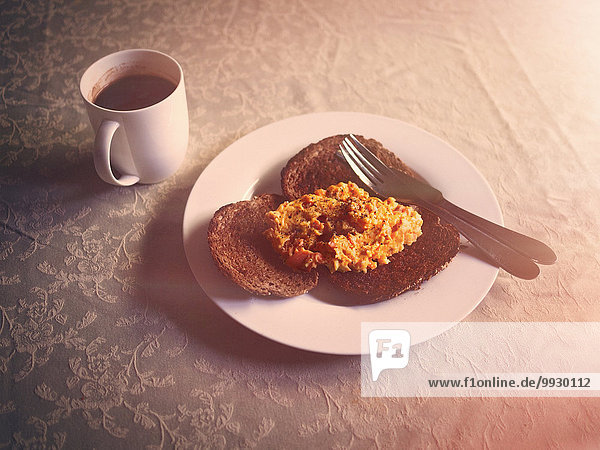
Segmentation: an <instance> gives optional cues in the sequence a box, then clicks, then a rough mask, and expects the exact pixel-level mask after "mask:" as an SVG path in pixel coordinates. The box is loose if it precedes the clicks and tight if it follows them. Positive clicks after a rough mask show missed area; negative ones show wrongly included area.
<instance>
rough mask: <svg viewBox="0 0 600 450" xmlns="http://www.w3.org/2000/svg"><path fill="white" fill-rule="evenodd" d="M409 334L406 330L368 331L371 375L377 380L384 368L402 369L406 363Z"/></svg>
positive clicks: (408, 349)
mask: <svg viewBox="0 0 600 450" xmlns="http://www.w3.org/2000/svg"><path fill="white" fill-rule="evenodd" d="M409 351H410V334H409V333H408V331H406V330H373V331H371V332H370V333H369V355H370V356H371V375H372V377H373V381H377V379H378V378H379V375H380V374H381V372H382V371H383V370H385V369H403V368H405V367H406V366H407V364H408V355H409Z"/></svg>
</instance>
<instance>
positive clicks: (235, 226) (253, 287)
mask: <svg viewBox="0 0 600 450" xmlns="http://www.w3.org/2000/svg"><path fill="white" fill-rule="evenodd" d="M283 200H284V198H283V197H281V196H280V195H275V194H263V195H261V196H258V197H254V198H253V199H252V200H244V201H239V202H236V203H231V204H229V205H225V206H223V207H221V208H220V209H219V210H218V211H217V212H216V213H215V214H214V216H213V218H212V220H211V221H210V223H209V226H208V245H209V247H210V251H211V254H212V257H213V259H214V261H215V263H216V265H217V267H218V268H219V269H220V270H221V272H223V273H224V274H225V275H226V276H227V277H229V278H230V279H231V280H233V281H234V282H235V283H237V284H238V285H240V286H241V287H242V288H244V289H245V290H247V291H249V292H252V293H254V294H258V295H267V296H268V295H272V296H277V297H293V296H296V295H300V294H304V293H305V292H308V291H309V290H311V289H312V288H314V287H315V286H316V285H317V282H318V279H319V275H318V272H317V271H316V270H313V271H311V272H298V271H294V270H293V269H291V268H290V267H288V266H287V265H285V264H284V263H283V261H282V259H281V257H280V256H279V255H278V254H277V253H276V252H275V250H274V249H273V247H271V244H270V243H269V242H268V241H267V239H266V238H265V237H264V235H263V233H264V231H265V230H266V229H267V220H266V213H267V212H268V211H271V210H274V209H277V207H278V206H279V204H280V203H281V202H283Z"/></svg>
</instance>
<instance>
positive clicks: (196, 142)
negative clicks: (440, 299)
mask: <svg viewBox="0 0 600 450" xmlns="http://www.w3.org/2000/svg"><path fill="white" fill-rule="evenodd" d="M0 5H1V6H0V24H1V26H0V146H1V151H0V314H1V321H0V375H1V379H2V385H1V386H2V388H1V389H0V446H3V447H17V448H21V447H23V448H31V447H41V448H132V447H134V448H142V447H148V448H173V447H174V448H246V447H250V448H310V447H317V448H395V447H398V446H407V447H416V448H436V447H444V448H446V447H450V448H455V447H458V448H463V447H467V448H468V447H476V448H479V447H492V448H496V447H498V448H506V447H510V446H511V445H516V444H528V445H529V446H534V447H559V446H561V447H568V448H573V447H594V446H596V445H597V444H598V442H599V441H600V432H599V431H598V427H597V426H596V425H597V424H598V420H599V416H600V403H598V401H597V400H594V399H578V398H571V399H552V398H548V399H534V398H514V399H510V398H509V399H457V398H438V399H414V398H408V399H401V398H390V399H370V398H362V397H361V395H360V358H359V357H340V356H331V355H322V354H314V353H309V352H304V351H301V350H297V349H293V348H289V347H286V346H284V345H281V344H278V343H275V342H271V341H269V340H267V339H265V338H263V337H261V336H259V335H257V334H256V333H254V332H252V331H250V330H247V329H245V328H243V327H242V326H241V325H239V324H237V323H236V322H234V321H233V320H232V319H230V318H229V317H228V316H226V315H225V314H224V313H223V312H221V310H219V309H218V308H217V307H216V306H215V305H214V304H213V303H212V302H211V300H210V299H209V298H208V297H207V296H206V295H205V294H204V293H203V292H202V290H201V288H200V287H199V286H198V285H197V283H196V282H195V280H194V277H193V275H192V273H191V271H190V269H189V268H188V265H187V262H186V259H185V254H184V250H183V243H182V231H181V229H182V220H183V211H184V208H185V205H186V201H187V197H188V195H189V192H190V190H191V188H192V186H193V184H194V182H195V180H196V179H197V177H198V176H199V175H200V173H201V172H202V170H203V169H204V168H205V167H206V166H207V165H208V164H209V163H210V161H211V160H212V159H213V158H214V157H215V156H216V155H218V154H219V152H221V151H222V150H223V149H224V148H226V147H227V146H228V145H229V144H231V143H232V142H234V141H235V140H237V139H238V138H240V137H241V136H243V135H245V134H247V133H248V132H250V131H252V130H254V129H256V128H258V127H260V126H263V125H267V124H269V123H271V122H274V121H276V120H280V119H284V118H287V117H291V116H294V115H297V114H303V113H309V112H316V111H359V112H369V113H374V114H379V115H384V116H388V117H393V118H396V119H400V120H404V121H406V122H409V123H412V124H414V125H416V126H419V127H421V128H423V129H425V130H427V131H429V132H431V133H433V134H435V135H437V136H440V137H441V138H443V139H444V140H446V141H447V142H449V143H450V144H451V145H452V146H454V147H455V148H457V149H459V150H460V151H461V152H462V153H463V154H464V155H465V156H466V157H467V158H468V159H469V160H470V161H472V162H473V164H474V165H475V166H476V167H477V168H478V169H479V170H480V171H481V172H482V173H483V174H484V176H485V177H486V178H487V180H488V181H489V182H490V185H491V187H492V189H493V191H494V192H495V194H496V196H497V197H498V200H499V202H500V205H501V207H502V210H503V214H504V218H505V224H506V225H507V226H509V227H512V228H515V229H517V230H519V231H521V232H524V233H526V234H530V235H532V236H535V237H537V238H539V239H541V240H544V241H546V242H549V243H550V244H551V245H552V247H553V248H554V249H555V250H556V252H557V253H558V257H559V262H558V263H557V264H556V265H554V266H548V267H544V268H543V270H542V274H541V276H540V277H539V278H537V279H536V280H533V281H523V280H518V279H516V278H513V277H511V276H510V275H508V274H506V273H505V272H502V271H501V272H500V274H499V276H498V279H497V280H496V282H495V284H494V286H493V287H492V289H491V291H490V292H489V294H488V295H487V297H486V298H485V299H484V300H483V302H482V303H481V304H480V305H479V307H478V308H477V309H476V310H475V311H474V312H473V313H472V314H471V315H470V316H469V317H468V318H467V320H477V321H512V320H514V321H597V320H600V306H598V305H599V303H598V302H597V295H598V281H597V280H598V276H597V274H598V273H599V272H598V270H599V269H600V267H599V266H600V262H599V260H598V256H597V255H598V253H599V252H600V245H599V244H598V239H597V232H596V231H597V230H598V229H599V226H600V214H599V212H598V211H599V210H600V204H599V201H598V192H599V187H600V182H599V178H598V173H599V171H600V157H599V156H598V155H599V154H598V152H597V151H595V150H596V149H597V147H598V144H599V142H598V133H597V130H598V125H599V119H600V95H599V89H598V87H597V80H598V78H599V77H600V47H599V46H598V43H597V35H596V28H597V27H596V26H597V23H598V20H599V19H600V17H599V16H600V8H598V5H597V4H596V3H595V2H577V3H576V4H575V5H572V4H567V3H565V2H560V1H557V0H556V1H555V0H551V1H547V2H536V1H533V0H526V1H514V2H505V3H502V4H500V3H498V2H493V1H480V2H470V1H466V0H465V1H425V2H417V1H414V2H395V1H393V0H377V1H375V2H359V1H340V0H333V1H329V2H313V1H309V0H285V1H283V0H281V1H279V0H276V1H267V0H264V1H263V0H257V1H236V0H227V1H205V0H203V1H192V0H180V1H175V2H170V1H162V0H155V1H136V0H124V1H120V2H116V1H111V0H103V1H98V2H77V1H68V0H65V1H61V0H50V1H47V2H35V1H27V0H25V1H15V0H5V1H3V2H0ZM126 48H152V49H156V50H160V51H163V52H166V53H168V54H170V55H172V56H174V57H175V58H176V59H177V60H178V61H179V62H180V63H181V65H182V67H183V70H184V74H185V77H186V88H187V96H188V105H189V112H190V143H189V148H188V154H187V156H186V160H185V162H184V166H183V167H182V168H181V169H180V170H179V171H178V173H177V174H176V175H174V176H173V177H171V178H169V179H168V180H167V181H165V182H162V183H159V184H156V185H136V186H133V187H127V188H122V187H114V186H110V185H108V184H105V183H103V182H102V181H100V179H99V178H98V177H97V176H96V174H95V171H94V167H93V161H92V153H91V150H92V145H93V135H92V131H91V128H90V126H89V123H88V121H87V116H86V113H85V110H84V108H83V105H82V102H81V99H80V97H79V92H78V82H79V78H80V77H81V75H82V73H83V71H84V70H85V69H86V68H87V67H88V66H89V65H90V64H91V63H92V62H94V61H95V60H96V59H98V58H99V57H101V56H104V55H106V54H108V53H111V52H113V51H117V50H120V49H126ZM373 137H375V138H376V136H373ZM272 151H273V152H274V153H275V152H277V149H272ZM224 181H226V180H224ZM215 188H218V187H215ZM559 424H560V425H559Z"/></svg>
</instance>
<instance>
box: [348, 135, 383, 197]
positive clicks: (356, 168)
mask: <svg viewBox="0 0 600 450" xmlns="http://www.w3.org/2000/svg"><path fill="white" fill-rule="evenodd" d="M342 144H343V145H342ZM342 144H340V151H341V153H342V156H343V157H344V159H345V160H346V162H347V163H348V165H350V167H351V168H352V170H353V172H354V173H355V174H356V175H357V176H358V178H360V180H361V181H362V182H363V183H365V184H366V185H367V186H369V187H370V188H371V189H374V186H375V183H377V182H378V181H379V180H377V179H374V178H375V177H374V176H373V174H372V173H371V172H370V171H368V170H366V168H365V166H364V164H362V162H361V161H360V160H357V159H356V155H355V154H354V153H353V152H352V151H350V150H349V148H348V145H347V143H346V142H343V143H342Z"/></svg>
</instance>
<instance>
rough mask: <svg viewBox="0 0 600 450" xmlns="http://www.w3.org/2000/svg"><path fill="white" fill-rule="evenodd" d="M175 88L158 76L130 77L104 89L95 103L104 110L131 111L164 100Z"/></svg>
mask: <svg viewBox="0 0 600 450" xmlns="http://www.w3.org/2000/svg"><path fill="white" fill-rule="evenodd" d="M175 87H176V86H175V84H173V82H172V81H170V80H167V79H165V78H161V77H159V76H156V75H128V76H125V77H122V78H118V79H116V80H114V81H113V82H111V83H110V84H109V85H107V86H106V87H105V88H103V89H102V90H101V91H100V92H99V93H98V95H97V96H96V98H95V99H94V103H95V104H96V105H98V106H101V107H103V108H108V109H113V110H117V111H131V110H134V109H141V108H146V107H148V106H151V105H154V104H156V103H158V102H160V101H161V100H164V99H165V98H167V97H168V96H169V95H170V94H171V93H172V92H173V91H174V90H175Z"/></svg>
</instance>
